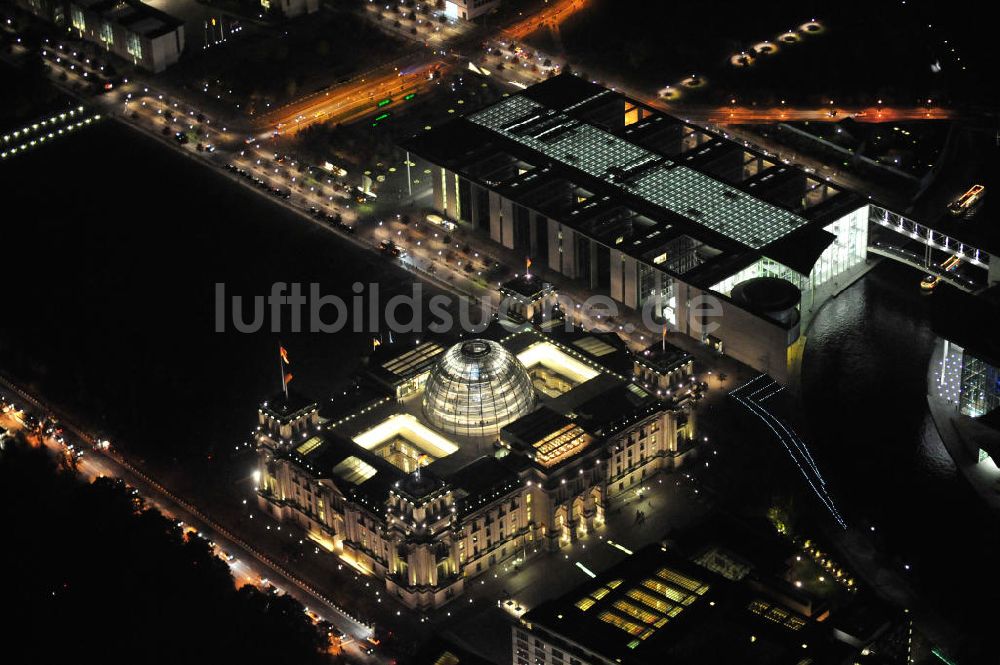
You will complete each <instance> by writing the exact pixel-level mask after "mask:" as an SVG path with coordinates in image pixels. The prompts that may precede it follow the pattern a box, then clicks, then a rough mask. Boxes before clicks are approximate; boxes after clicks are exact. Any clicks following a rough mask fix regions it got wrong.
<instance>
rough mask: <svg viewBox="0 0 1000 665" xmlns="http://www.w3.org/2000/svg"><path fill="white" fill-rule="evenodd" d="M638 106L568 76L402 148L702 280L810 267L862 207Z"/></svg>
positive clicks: (812, 180)
mask: <svg viewBox="0 0 1000 665" xmlns="http://www.w3.org/2000/svg"><path fill="white" fill-rule="evenodd" d="M629 105H640V106H641V104H640V103H639V102H635V101H634V100H630V99H628V98H626V97H624V96H623V95H621V94H620V93H617V92H614V91H611V90H607V89H605V88H602V87H601V86H598V85H596V84H592V83H589V82H587V81H584V80H582V79H580V78H578V77H575V76H571V75H562V76H557V77H554V78H551V79H549V80H547V81H544V82H542V83H539V84H536V85H534V86H532V87H530V88H528V89H527V90H525V91H523V92H521V93H519V94H517V95H514V96H511V97H507V98H505V99H503V100H501V101H499V102H497V103H496V104H494V105H492V106H489V107H486V108H485V109H483V110H481V111H478V112H475V113H472V114H471V115H468V116H465V117H462V118H457V119H455V120H452V121H450V122H448V123H446V124H444V125H442V126H440V127H436V128H434V129H432V130H429V131H426V132H423V133H421V134H418V135H417V136H414V137H412V138H411V139H410V140H409V141H408V142H406V143H407V145H406V147H407V148H408V149H409V150H411V151H412V152H414V153H416V154H419V155H421V156H422V157H425V158H427V159H428V160H430V161H432V162H434V163H436V164H439V165H442V166H444V167H446V168H448V169H450V170H453V171H455V172H457V173H459V174H461V175H463V176H464V177H466V178H468V179H470V180H471V181H473V182H477V183H479V184H480V185H482V186H484V187H487V188H490V189H493V190H496V191H499V192H501V193H502V194H503V195H505V196H507V197H508V198H511V199H512V200H514V201H516V202H517V203H519V204H521V205H523V206H525V207H526V208H529V209H532V210H535V211H537V212H538V213H540V214H543V215H546V216H547V217H549V218H551V219H554V220H556V221H558V222H560V223H562V224H565V225H567V226H570V227H572V228H574V229H576V230H578V231H580V232H581V233H584V234H585V235H588V236H590V237H592V238H594V239H595V240H597V241H599V242H602V243H603V244H605V245H607V246H609V247H612V248H614V249H617V250H620V251H622V252H623V253H624V254H627V255H629V256H632V257H635V258H636V259H638V260H641V261H644V262H646V263H647V264H650V263H655V264H656V265H657V268H658V269H661V270H663V271H665V272H667V273H668V274H674V275H681V274H686V275H687V276H686V277H685V279H686V281H689V282H692V283H696V284H697V285H699V286H703V287H706V288H707V287H710V286H712V285H714V284H715V283H717V282H718V281H719V280H721V279H722V278H723V277H725V276H727V274H729V273H728V272H723V273H722V274H720V273H719V271H717V270H714V269H712V267H713V266H715V265H716V264H725V263H727V262H728V261H730V260H731V259H732V258H733V257H741V259H740V261H739V262H742V263H746V262H749V261H752V260H755V259H756V258H758V257H760V256H769V257H771V258H774V259H775V260H779V261H781V262H782V263H783V264H785V265H787V266H789V267H791V268H793V269H795V270H797V271H800V272H802V273H803V274H808V272H809V270H810V269H811V268H812V264H813V263H814V262H815V260H816V257H817V256H818V255H819V253H820V252H822V249H823V248H825V247H826V246H827V245H829V243H830V234H829V233H828V232H826V231H825V230H824V229H823V227H824V226H826V225H827V224H829V223H832V222H833V221H835V220H836V219H838V218H840V217H841V216H843V215H845V214H847V213H848V212H851V211H852V210H855V209H857V208H858V207H860V206H861V205H863V203H864V201H863V200H862V199H861V198H860V197H858V196H856V195H854V194H852V193H849V192H846V191H839V190H837V189H835V188H832V187H828V186H825V185H824V186H821V185H823V183H822V182H821V181H820V180H817V178H816V177H815V176H812V175H810V174H807V173H805V172H804V171H801V170H798V169H795V168H793V167H791V166H788V165H785V164H782V163H780V162H776V161H772V160H771V158H768V157H766V156H764V155H762V154H758V153H755V152H754V151H753V150H752V149H750V148H747V147H745V146H743V145H741V144H738V143H736V142H733V141H729V140H727V139H725V138H723V137H721V136H717V135H712V134H709V133H707V132H706V131H704V130H702V129H700V128H697V127H694V126H692V125H688V124H687V123H685V122H683V121H681V120H679V119H677V118H674V117H671V116H668V115H665V114H663V113H661V112H659V111H656V110H653V109H651V108H648V107H643V109H644V115H643V116H642V117H641V119H639V121H638V122H635V123H632V124H629V125H626V124H625V122H626V121H625V119H624V118H625V109H626V108H627V107H628V106H629ZM772 255H773V256H772ZM654 259H656V260H654ZM681 259H687V260H681ZM687 273H690V274H687Z"/></svg>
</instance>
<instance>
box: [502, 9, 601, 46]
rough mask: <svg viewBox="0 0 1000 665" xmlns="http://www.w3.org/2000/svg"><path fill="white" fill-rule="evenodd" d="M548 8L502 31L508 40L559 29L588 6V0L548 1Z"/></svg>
mask: <svg viewBox="0 0 1000 665" xmlns="http://www.w3.org/2000/svg"><path fill="white" fill-rule="evenodd" d="M546 3H547V5H546V7H544V8H543V9H542V10H541V11H539V12H537V13H535V14H532V15H531V16H528V17H525V18H524V19H522V20H520V21H518V22H517V23H515V24H514V25H512V26H510V27H508V28H505V29H503V30H501V34H502V35H503V36H505V37H507V38H508V39H524V38H525V37H527V36H528V35H530V34H531V33H533V32H534V31H535V30H538V29H540V28H558V26H559V25H560V24H561V23H562V22H563V21H565V20H566V19H568V18H569V17H570V16H572V15H573V14H575V13H576V12H578V11H580V10H581V9H583V8H584V7H586V6H587V4H588V0H546Z"/></svg>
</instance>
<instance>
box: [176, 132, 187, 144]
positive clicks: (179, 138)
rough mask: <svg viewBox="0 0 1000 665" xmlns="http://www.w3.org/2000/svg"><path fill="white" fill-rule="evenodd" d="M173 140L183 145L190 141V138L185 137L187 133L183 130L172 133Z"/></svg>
mask: <svg viewBox="0 0 1000 665" xmlns="http://www.w3.org/2000/svg"><path fill="white" fill-rule="evenodd" d="M174 140H175V141H177V142H178V143H180V144H181V145H185V144H186V143H188V142H189V141H190V139H188V137H187V134H185V133H184V132H177V133H176V134H174Z"/></svg>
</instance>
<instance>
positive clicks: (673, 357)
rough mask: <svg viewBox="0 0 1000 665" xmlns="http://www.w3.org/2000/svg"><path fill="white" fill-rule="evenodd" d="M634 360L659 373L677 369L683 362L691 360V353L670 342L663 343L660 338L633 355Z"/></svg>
mask: <svg viewBox="0 0 1000 665" xmlns="http://www.w3.org/2000/svg"><path fill="white" fill-rule="evenodd" d="M635 358H636V360H638V361H639V362H640V363H641V364H643V365H647V366H648V367H650V368H652V369H653V370H655V371H656V372H659V373H660V374H666V373H667V372H669V371H671V370H674V369H677V368H678V367H680V366H681V365H683V364H684V363H686V362H688V361H689V360H691V354H690V353H688V352H687V351H685V350H684V349H681V348H679V347H676V346H674V345H673V344H671V343H670V342H666V343H664V342H663V341H662V340H661V341H659V342H656V343H654V344H651V345H649V346H648V347H646V348H645V349H644V350H643V351H642V352H640V353H637V354H636V355H635Z"/></svg>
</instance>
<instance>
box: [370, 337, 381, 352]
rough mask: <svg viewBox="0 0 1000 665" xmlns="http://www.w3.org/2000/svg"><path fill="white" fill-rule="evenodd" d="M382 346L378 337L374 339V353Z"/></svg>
mask: <svg viewBox="0 0 1000 665" xmlns="http://www.w3.org/2000/svg"><path fill="white" fill-rule="evenodd" d="M380 346H382V340H380V339H379V338H378V337H372V351H374V350H375V349H377V348H378V347H380Z"/></svg>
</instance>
